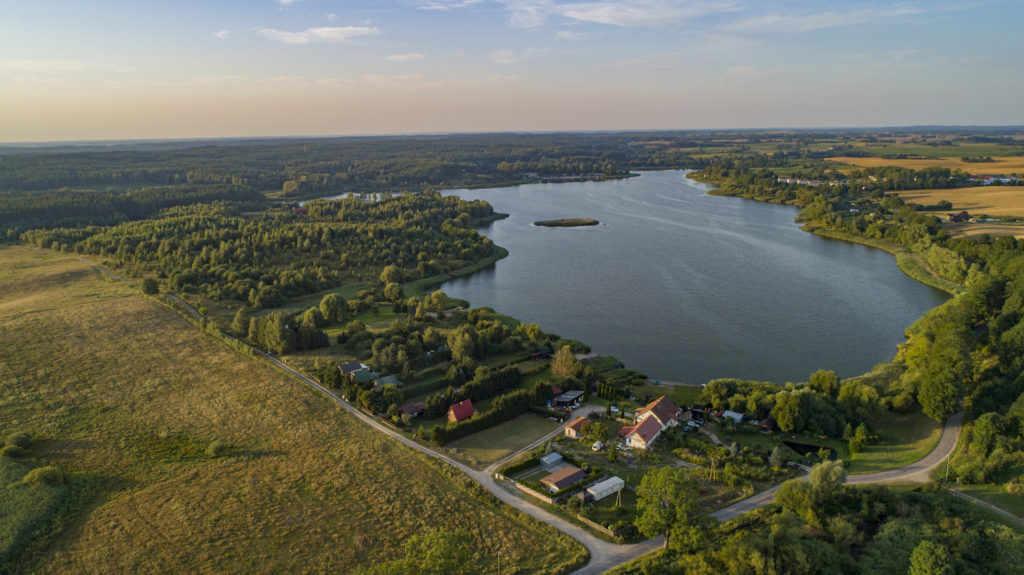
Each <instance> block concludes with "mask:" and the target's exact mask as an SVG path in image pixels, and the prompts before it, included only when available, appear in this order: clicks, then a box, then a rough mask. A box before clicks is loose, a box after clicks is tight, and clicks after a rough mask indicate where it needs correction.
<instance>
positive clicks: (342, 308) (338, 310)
mask: <svg viewBox="0 0 1024 575" xmlns="http://www.w3.org/2000/svg"><path fill="white" fill-rule="evenodd" d="M347 311H348V304H347V303H345V298H343V297H341V296H340V295H338V294H336V293H329V294H327V295H325V296H324V297H323V298H322V299H321V300H320V313H322V314H324V318H326V319H327V321H328V322H330V323H338V322H340V321H343V320H344V319H345V314H346V312H347Z"/></svg>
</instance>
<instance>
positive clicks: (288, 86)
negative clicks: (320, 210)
mask: <svg viewBox="0 0 1024 575" xmlns="http://www.w3.org/2000/svg"><path fill="white" fill-rule="evenodd" d="M1021 22H1024V2H1021V1H1020V0H1005V1H1003V0H990V1H979V2H971V1H969V0H967V1H963V0H960V1H949V0H932V1H922V2H877V1H864V2H860V1H844V2H836V1H828V0H784V1H757V2H755V1H742V0H598V1H588V0H174V1H169V0H108V1H93V0H33V1H32V2H23V1H18V0H0V142H22V141H25V142H27V141H36V142H38V141H68V140H110V139H138V138H145V139H159V138H218V137H263V136H313V135H347V134H393V133H400V134H409V133H436V132H488V131H559V130H634V129H635V130H648V129H731V128H775V127H846V126H850V127H860V126H907V125H937V124H941V125H1022V124H1024V106H1022V105H1021V102H1024V96H1022V94H1024V65H1022V62H1024V34H1021Z"/></svg>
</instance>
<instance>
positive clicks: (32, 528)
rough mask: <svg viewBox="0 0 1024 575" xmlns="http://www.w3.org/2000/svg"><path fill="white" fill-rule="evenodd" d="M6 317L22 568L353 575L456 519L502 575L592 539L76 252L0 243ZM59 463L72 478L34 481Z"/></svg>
mask: <svg viewBox="0 0 1024 575" xmlns="http://www.w3.org/2000/svg"><path fill="white" fill-rule="evenodd" d="M0 325H3V329H2V330H0V434H2V435H4V436H6V435H8V434H10V433H12V432H17V431H25V432H28V433H30V434H31V435H32V437H33V444H32V446H31V447H30V448H29V449H28V452H27V453H26V455H25V456H23V457H20V458H17V459H15V460H13V461H12V462H8V463H10V464H5V465H4V467H3V468H2V469H0V477H2V478H3V479H4V480H5V482H4V485H3V486H0V511H4V512H5V513H4V515H5V517H17V518H18V522H17V523H7V522H6V520H5V525H4V529H2V530H0V558H3V559H4V561H0V563H7V565H4V567H8V566H11V565H13V566H14V567H13V568H14V569H15V570H17V571H26V572H39V573H56V572H61V573H67V572H77V573H82V572H106V573H109V572H123V573H172V572H173V573H181V572H189V573H214V572H327V571H333V572H349V571H351V570H353V569H358V568H360V567H369V566H372V565H375V564H378V563H380V562H383V561H388V560H392V559H396V558H398V557H400V556H401V555H402V550H401V546H402V544H403V542H404V541H406V540H407V539H409V538H410V537H412V536H413V535H418V534H423V533H427V532H430V531H433V530H435V529H439V528H442V529H452V530H454V529H456V528H464V529H466V530H467V531H468V532H469V533H471V536H472V542H471V545H472V547H473V548H474V549H475V551H476V556H475V563H474V566H475V567H476V568H477V569H479V570H480V571H481V572H486V573H504V572H507V573H511V572H523V571H525V572H538V573H545V572H547V573H551V572H558V571H559V569H560V566H561V565H564V564H565V563H566V562H571V561H574V560H575V559H576V558H577V557H578V556H580V555H581V554H583V553H584V552H585V551H584V550H583V548H582V547H581V546H580V545H579V544H577V543H575V542H573V541H572V540H571V539H569V538H568V537H567V536H565V535H563V534H561V533H560V532H558V531H556V530H554V529H553V528H550V527H548V526H545V525H542V524H540V523H538V522H536V521H534V520H532V519H530V518H528V517H526V516H524V515H522V514H520V513H518V512H514V511H513V510H511V509H510V508H507V507H504V506H497V505H495V504H494V503H493V500H492V499H491V498H490V497H489V496H486V495H480V491H479V490H477V489H475V484H470V485H467V480H466V479H465V478H464V477H463V476H462V475H461V474H459V473H457V472H453V471H452V470H450V469H449V468H446V467H444V466H442V465H441V464H439V463H436V462H433V461H432V460H429V459H428V458H426V456H423V455H420V454H417V453H415V452H413V451H411V450H409V449H407V448H405V447H402V446H400V445H398V444H396V443H394V442H392V441H390V440H388V439H387V438H385V437H383V436H381V435H379V434H377V433H374V432H371V431H369V430H367V429H365V428H364V427H363V426H362V425H361V424H359V423H358V422H357V421H356V420H355V419H353V418H352V417H351V416H349V415H347V414H346V413H344V412H343V411H342V410H341V409H340V408H338V407H336V406H334V405H332V404H331V403H329V402H327V401H325V400H324V399H323V398H322V397H320V396H319V395H317V394H316V393H315V392H313V391H312V390H310V389H308V388H306V387H305V386H303V385H302V384H300V383H299V382H297V381H295V380H293V379H291V378H289V377H286V376H284V375H282V374H280V373H278V372H276V371H275V370H273V369H271V368H270V367H268V366H266V365H265V364H263V363H261V362H259V361H255V360H252V359H248V358H244V357H242V356H240V355H238V354H236V353H234V352H231V351H229V350H228V349H227V348H225V347H223V346H222V345H221V344H220V343H218V342H216V341H214V340H211V339H205V338H203V337H202V336H201V335H200V332H199V331H198V330H197V329H196V328H195V327H194V326H193V325H191V324H189V323H187V322H186V321H185V320H183V319H182V318H181V317H180V316H178V315H177V314H175V313H174V312H173V311H171V310H169V309H167V308H166V307H164V306H162V305H159V304H157V303H155V302H154V301H152V300H150V299H147V298H144V297H142V296H141V294H140V293H139V292H138V291H136V290H134V289H132V288H129V287H127V286H125V285H124V284H121V283H115V282H114V281H112V280H109V279H107V278H106V277H105V276H102V275H100V274H99V273H98V272H97V271H95V270H93V269H92V268H91V267H89V266H88V265H86V264H84V263H82V262H80V261H78V260H77V259H74V258H72V257H69V256H63V255H57V254H52V253H49V252H42V251H38V250H34V249H29V248H23V247H5V248H0ZM214 441H221V442H223V443H224V444H226V452H225V453H223V454H222V455H220V456H216V457H214V456H212V455H208V454H207V449H208V446H210V445H211V443H212V442H214ZM44 465H59V466H60V468H61V469H62V470H63V471H64V473H65V475H66V477H67V479H66V481H65V482H63V483H62V484H61V485H60V486H59V487H57V488H51V487H46V486H40V487H28V486H27V484H26V485H22V484H21V483H19V481H20V480H21V478H22V477H24V476H26V475H27V473H28V472H29V469H30V468H33V467H39V466H44ZM36 489H38V490H40V491H38V493H39V494H40V497H38V498H35V499H33V498H32V497H29V495H32V494H34V493H37V492H36V491H33V490H36ZM38 501H43V502H50V503H47V504H45V505H36V503H35V502H38ZM12 509H13V510H15V511H17V513H16V514H8V512H9V511H10V510H12ZM26 541H28V542H31V544H30V545H26V544H25V542H26ZM8 559H9V561H8ZM3 570H5V569H0V571H3Z"/></svg>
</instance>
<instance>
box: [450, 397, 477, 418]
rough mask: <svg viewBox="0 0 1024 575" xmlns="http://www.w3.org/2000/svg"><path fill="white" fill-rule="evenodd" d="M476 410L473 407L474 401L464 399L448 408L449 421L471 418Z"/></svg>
mask: <svg viewBox="0 0 1024 575" xmlns="http://www.w3.org/2000/svg"><path fill="white" fill-rule="evenodd" d="M475 412H476V410H475V409H473V402H472V401H471V400H469V399H463V400H462V401H460V402H458V403H456V404H455V405H453V406H451V407H449V408H448V423H457V422H459V421H462V420H463V419H469V418H470V417H473V414H474V413H475Z"/></svg>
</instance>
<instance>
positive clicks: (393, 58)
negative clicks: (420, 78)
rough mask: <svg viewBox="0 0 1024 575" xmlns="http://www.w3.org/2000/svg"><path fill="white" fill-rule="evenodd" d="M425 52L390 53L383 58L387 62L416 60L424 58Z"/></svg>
mask: <svg viewBox="0 0 1024 575" xmlns="http://www.w3.org/2000/svg"><path fill="white" fill-rule="evenodd" d="M426 57H427V55H426V54H391V55H390V56H386V57H385V59H386V60H387V61H389V62H416V61H418V60H422V59H424V58H426Z"/></svg>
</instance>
